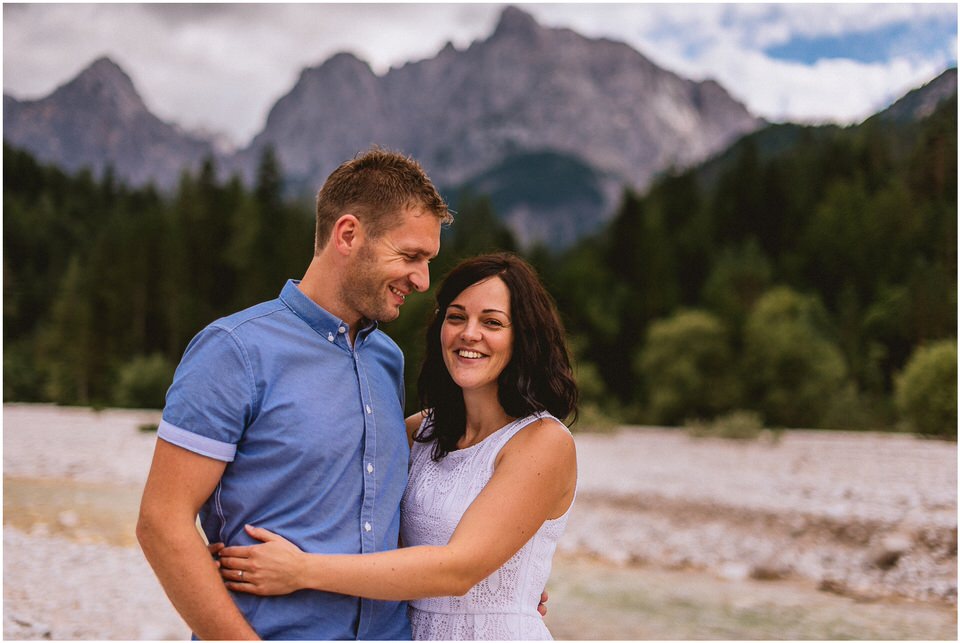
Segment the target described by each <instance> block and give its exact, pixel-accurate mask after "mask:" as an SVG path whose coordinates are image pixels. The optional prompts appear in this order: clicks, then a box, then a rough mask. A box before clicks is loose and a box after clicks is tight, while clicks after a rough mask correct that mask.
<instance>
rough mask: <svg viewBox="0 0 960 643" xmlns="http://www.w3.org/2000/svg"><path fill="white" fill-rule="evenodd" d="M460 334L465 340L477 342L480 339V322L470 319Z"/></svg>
mask: <svg viewBox="0 0 960 643" xmlns="http://www.w3.org/2000/svg"><path fill="white" fill-rule="evenodd" d="M460 336H461V337H462V338H463V339H464V340H465V341H470V342H475V341H477V340H479V339H480V324H478V323H476V322H473V321H468V322H467V324H466V325H465V326H464V327H463V332H462V333H460Z"/></svg>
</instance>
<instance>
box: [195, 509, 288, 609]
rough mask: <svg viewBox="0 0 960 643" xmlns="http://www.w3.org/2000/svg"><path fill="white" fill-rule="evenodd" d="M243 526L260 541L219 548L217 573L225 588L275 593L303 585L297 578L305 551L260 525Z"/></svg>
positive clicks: (262, 593)
mask: <svg viewBox="0 0 960 643" xmlns="http://www.w3.org/2000/svg"><path fill="white" fill-rule="evenodd" d="M244 529H245V530H246V532H247V533H248V534H250V536H252V537H253V538H256V539H257V540H260V541H262V542H263V544H262V545H248V546H246V547H224V548H222V549H220V550H219V552H220V575H221V576H223V580H224V582H225V583H226V586H227V588H228V589H231V590H233V591H235V592H246V593H247V594H258V595H260V596H274V595H277V594H289V593H290V592H295V591H297V590H298V589H303V588H304V587H305V585H304V584H303V583H302V581H301V580H300V578H299V573H300V570H301V569H302V567H303V556H304V553H303V552H302V551H301V550H300V549H299V548H298V547H297V546H296V545H294V544H293V543H291V542H290V541H289V540H287V539H285V538H283V537H281V536H278V535H276V534H275V533H273V532H271V531H268V530H266V529H261V528H260V527H253V526H251V525H246V526H245V527H244ZM211 550H212V547H211Z"/></svg>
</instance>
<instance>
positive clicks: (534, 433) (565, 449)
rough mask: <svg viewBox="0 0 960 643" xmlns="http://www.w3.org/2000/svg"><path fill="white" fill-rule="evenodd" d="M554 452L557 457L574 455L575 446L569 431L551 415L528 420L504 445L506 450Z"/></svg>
mask: <svg viewBox="0 0 960 643" xmlns="http://www.w3.org/2000/svg"><path fill="white" fill-rule="evenodd" d="M508 447H509V448H510V449H513V450H516V449H530V448H535V449H537V450H540V451H543V450H548V451H555V452H557V454H558V455H561V456H562V455H564V454H570V455H572V454H574V453H575V451H576V446H575V444H574V440H573V435H572V434H571V433H570V429H568V428H567V427H566V425H565V424H563V422H561V421H560V420H558V419H557V418H555V417H554V416H552V415H549V414H547V415H539V416H535V417H534V418H532V419H528V421H527V423H526V424H524V426H523V428H521V429H520V430H519V431H517V432H516V434H515V435H514V436H513V437H512V438H510V440H509V442H507V444H506V445H505V447H504V448H505V449H506V448H508Z"/></svg>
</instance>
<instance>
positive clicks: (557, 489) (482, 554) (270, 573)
mask: <svg viewBox="0 0 960 643" xmlns="http://www.w3.org/2000/svg"><path fill="white" fill-rule="evenodd" d="M576 470H577V465H576V450H575V447H574V443H573V438H572V437H571V436H570V434H569V433H568V432H567V431H566V430H565V429H564V428H563V427H561V426H559V425H558V424H556V423H555V422H554V421H552V420H540V421H538V422H536V423H534V424H533V425H531V426H529V427H527V428H526V429H524V430H523V431H521V432H519V433H518V434H517V435H516V436H514V437H513V438H512V439H511V440H510V441H509V442H508V443H507V444H506V445H505V446H504V448H503V449H502V450H501V452H500V456H499V458H498V462H497V464H496V468H495V470H494V473H493V476H492V477H491V479H490V481H489V482H488V483H487V485H486V487H484V489H483V491H481V492H480V494H479V495H478V496H477V498H476V499H475V500H474V501H473V503H472V504H471V505H470V507H469V508H468V509H467V511H466V512H465V513H464V515H463V517H462V518H461V520H460V523H459V524H458V525H457V528H456V529H455V530H454V533H453V535H452V536H451V538H450V542H449V543H447V544H446V545H444V546H439V547H437V546H417V547H406V548H403V549H397V550H394V551H388V552H379V553H375V554H362V555H359V554H358V555H347V554H344V555H321V554H307V553H304V552H302V551H300V550H299V549H297V548H296V547H295V546H294V545H293V544H291V543H289V542H287V541H285V540H283V539H282V538H280V537H279V536H275V535H274V534H271V533H270V532H268V531H266V530H263V529H257V528H250V529H249V532H250V534H251V535H252V536H254V537H256V538H258V539H260V540H264V541H265V542H264V544H262V545H252V546H248V547H227V548H226V549H224V550H223V551H221V552H220V563H221V572H222V574H223V576H224V578H225V579H226V580H227V586H228V587H229V588H230V589H232V590H235V591H241V592H249V593H253V594H285V593H288V592H292V591H295V590H298V589H305V588H309V589H318V590H323V591H328V592H336V593H340V594H349V595H353V596H362V597H365V598H373V599H380V600H409V599H416V598H424V597H429V596H451V595H463V594H465V593H466V592H467V591H469V589H470V588H471V587H473V586H474V585H476V584H477V583H478V582H480V581H481V580H483V579H484V578H486V577H487V576H489V575H490V574H491V573H493V572H494V571H495V570H497V569H498V568H499V567H500V566H502V565H503V564H504V563H505V562H507V560H509V559H510V558H511V557H512V556H513V555H514V554H515V553H516V552H517V551H519V550H520V548H521V547H523V545H524V544H526V542H527V541H528V540H530V538H531V537H533V535H534V534H535V533H536V532H537V530H538V529H539V528H540V526H541V525H542V524H543V522H544V521H545V520H549V519H552V518H557V517H559V516H561V515H562V514H563V513H564V512H565V511H566V510H567V508H568V507H569V506H570V503H571V502H572V500H573V494H574V489H575V487H576ZM241 571H242V572H243V576H242V579H241V576H240V573H239V572H241ZM241 580H242V582H241Z"/></svg>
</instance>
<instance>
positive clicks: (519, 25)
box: [491, 5, 543, 40]
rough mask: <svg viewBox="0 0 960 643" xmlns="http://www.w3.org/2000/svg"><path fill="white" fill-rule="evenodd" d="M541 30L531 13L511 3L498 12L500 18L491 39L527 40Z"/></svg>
mask: <svg viewBox="0 0 960 643" xmlns="http://www.w3.org/2000/svg"><path fill="white" fill-rule="evenodd" d="M542 30H543V28H542V27H541V26H540V25H539V24H537V21H536V20H535V19H534V17H533V16H532V15H530V14H529V13H527V12H526V11H523V10H521V9H518V8H517V7H514V6H513V5H511V6H508V7H507V8H506V9H504V10H503V13H501V14H500V20H499V22H497V28H496V29H495V30H494V32H493V36H491V40H499V39H502V38H520V39H524V40H529V39H532V38H535V37H536V36H537V35H538V34H539V33H540V32H541V31H542Z"/></svg>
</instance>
